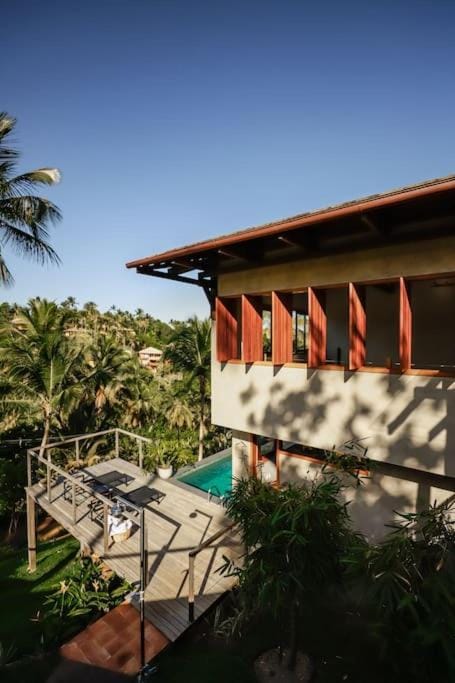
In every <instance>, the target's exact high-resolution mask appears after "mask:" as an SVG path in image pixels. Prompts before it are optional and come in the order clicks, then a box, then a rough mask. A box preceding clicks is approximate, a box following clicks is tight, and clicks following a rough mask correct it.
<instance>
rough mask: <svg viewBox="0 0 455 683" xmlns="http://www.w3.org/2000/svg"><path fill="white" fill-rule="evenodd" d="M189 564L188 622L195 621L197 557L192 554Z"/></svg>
mask: <svg viewBox="0 0 455 683" xmlns="http://www.w3.org/2000/svg"><path fill="white" fill-rule="evenodd" d="M188 559H189V563H188V621H189V622H190V623H193V621H194V560H195V556H194V555H193V554H192V553H190V555H189V558H188Z"/></svg>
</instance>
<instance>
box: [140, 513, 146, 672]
mask: <svg viewBox="0 0 455 683" xmlns="http://www.w3.org/2000/svg"><path fill="white" fill-rule="evenodd" d="M146 572H147V567H146V549H145V515H144V508H142V509H141V512H140V573H141V575H140V589H139V608H140V638H141V669H143V668H144V666H145V605H144V591H145V585H146Z"/></svg>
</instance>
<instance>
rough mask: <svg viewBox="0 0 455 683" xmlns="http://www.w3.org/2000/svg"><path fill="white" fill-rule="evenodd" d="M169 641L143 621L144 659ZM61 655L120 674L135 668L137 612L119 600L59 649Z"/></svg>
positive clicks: (137, 664)
mask: <svg viewBox="0 0 455 683" xmlns="http://www.w3.org/2000/svg"><path fill="white" fill-rule="evenodd" d="M169 642H170V641H169V640H168V639H167V638H166V636H164V635H163V634H162V633H161V631H159V630H158V629H157V628H156V627H155V626H153V624H151V623H150V622H149V621H146V623H145V659H146V661H150V660H151V659H152V658H153V657H155V656H156V655H157V654H158V653H159V652H161V650H164V648H165V647H167V645H169ZM60 654H61V656H62V658H64V659H66V660H70V661H72V662H79V663H80V664H87V665H92V666H95V667H98V668H100V669H108V670H109V671H113V672H116V673H121V674H135V673H137V672H138V671H139V669H140V666H141V663H140V637H139V612H138V611H137V609H135V608H134V607H133V606H132V605H130V604H129V603H126V602H125V603H123V604H122V605H119V606H118V607H116V608H115V609H113V610H111V611H110V612H108V614H105V615H104V616H103V617H100V619H98V620H97V621H95V622H94V623H93V624H90V626H88V627H87V628H86V629H85V630H84V631H82V632H81V633H79V634H78V635H77V636H76V637H75V638H73V639H72V640H70V641H69V642H68V643H66V644H65V645H63V646H62V647H61V648H60Z"/></svg>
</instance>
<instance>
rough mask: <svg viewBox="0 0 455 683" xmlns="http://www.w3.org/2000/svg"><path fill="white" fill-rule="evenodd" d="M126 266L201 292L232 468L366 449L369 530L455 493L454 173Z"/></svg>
mask: <svg viewBox="0 0 455 683" xmlns="http://www.w3.org/2000/svg"><path fill="white" fill-rule="evenodd" d="M127 266H128V267H129V268H135V269H136V270H137V272H138V273H141V274H144V275H150V276H154V277H159V278H164V279H170V280H176V281H180V282H182V283H186V284H191V285H193V286H199V287H201V288H202V289H203V290H204V292H205V294H206V295H207V297H208V300H209V302H210V306H211V314H212V317H213V321H214V325H213V356H212V420H213V422H214V423H215V424H217V425H221V426H223V427H227V428H229V429H231V430H232V434H233V439H232V446H233V448H232V458H233V473H234V476H241V475H242V474H245V473H251V474H254V473H260V474H261V476H262V477H263V478H265V479H266V480H269V481H276V483H277V485H280V484H284V483H286V482H290V481H300V480H302V478H305V477H308V476H310V477H311V476H314V474H315V471H316V470H317V471H319V470H320V464H321V462H323V461H324V459H325V458H326V452H327V451H338V452H339V451H346V452H357V453H360V454H361V455H364V454H365V453H367V457H368V461H365V462H366V463H367V464H366V465H365V467H367V469H368V474H369V477H368V478H367V479H365V480H364V483H363V486H360V487H358V488H353V489H352V490H351V491H350V492H347V493H346V496H347V497H348V499H349V500H351V505H350V510H351V515H352V516H353V518H354V520H355V522H356V524H357V526H358V527H359V529H360V530H361V531H363V532H364V533H365V534H367V535H369V536H370V537H379V536H380V535H381V533H382V532H383V529H384V524H385V523H388V522H390V521H391V520H392V519H393V517H394V515H395V511H399V512H409V511H415V510H416V509H421V508H422V507H425V506H428V504H430V503H432V502H434V501H442V500H444V499H446V498H448V497H449V496H450V495H452V493H453V492H454V491H455V176H450V177H446V178H440V179H436V180H431V181H427V182H423V183H420V184H418V185H413V186H410V187H404V188H401V189H397V190H393V191H390V192H386V193H384V194H377V195H373V196H370V197H366V198H363V199H358V200H354V201H350V202H346V203H344V204H340V205H337V206H331V207H328V208H325V209H322V210H318V211H314V212H311V213H304V214H301V215H298V216H293V217H291V218H287V219H284V220H280V221H275V222H273V223H268V224H266V225H261V226H259V227H254V228H249V229H246V230H241V231H238V232H234V233H232V234H228V235H223V236H221V237H218V238H215V239H209V240H206V241H203V242H199V243H197V244H193V245H190V246H186V247H181V248H176V249H172V250H170V251H167V252H165V253H162V254H157V255H154V256H149V257H147V258H143V259H140V260H137V261H133V262H131V263H128V264H127Z"/></svg>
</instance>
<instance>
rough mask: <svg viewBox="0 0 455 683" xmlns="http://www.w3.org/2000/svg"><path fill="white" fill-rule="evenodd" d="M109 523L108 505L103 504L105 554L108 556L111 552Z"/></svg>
mask: <svg viewBox="0 0 455 683" xmlns="http://www.w3.org/2000/svg"><path fill="white" fill-rule="evenodd" d="M108 526H109V522H108V509H107V505H106V503H103V547H104V554H105V555H107V554H108V552H109V529H108Z"/></svg>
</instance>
